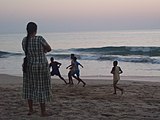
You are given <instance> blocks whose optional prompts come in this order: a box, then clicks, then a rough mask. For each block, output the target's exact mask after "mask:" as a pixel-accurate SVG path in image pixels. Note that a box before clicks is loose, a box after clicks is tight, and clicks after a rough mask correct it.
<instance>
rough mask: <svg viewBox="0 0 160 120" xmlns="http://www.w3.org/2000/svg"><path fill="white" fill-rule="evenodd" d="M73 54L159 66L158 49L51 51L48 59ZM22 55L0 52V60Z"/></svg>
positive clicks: (75, 49) (159, 51)
mask: <svg viewBox="0 0 160 120" xmlns="http://www.w3.org/2000/svg"><path fill="white" fill-rule="evenodd" d="M71 53H74V54H75V55H76V57H77V58H78V59H80V60H97V61H113V60H118V61H123V62H133V63H151V64H160V47H129V46H120V47H114V46H109V47H98V48H72V49H58V50H52V51H51V52H50V53H48V54H47V56H48V57H54V58H55V59H59V60H60V59H66V60H69V59H70V54H71ZM22 55H24V53H23V52H22V53H19V52H15V53H14V52H8V51H0V58H4V57H9V56H22Z"/></svg>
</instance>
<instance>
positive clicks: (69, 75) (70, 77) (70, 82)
mask: <svg viewBox="0 0 160 120" xmlns="http://www.w3.org/2000/svg"><path fill="white" fill-rule="evenodd" d="M68 79H69V84H71V85H73V80H72V76H71V71H69V73H68Z"/></svg>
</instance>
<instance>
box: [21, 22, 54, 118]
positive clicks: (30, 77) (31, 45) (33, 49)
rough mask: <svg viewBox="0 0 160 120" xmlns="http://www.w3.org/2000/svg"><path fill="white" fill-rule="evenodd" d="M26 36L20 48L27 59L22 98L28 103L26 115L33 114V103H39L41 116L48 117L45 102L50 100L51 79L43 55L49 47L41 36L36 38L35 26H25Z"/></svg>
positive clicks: (33, 24) (32, 24)
mask: <svg viewBox="0 0 160 120" xmlns="http://www.w3.org/2000/svg"><path fill="white" fill-rule="evenodd" d="M26 30H27V36H26V37H24V38H23V41H22V48H23V50H24V52H25V54H26V57H27V71H26V72H23V97H24V99H26V100H27V101H28V106H29V112H28V115H32V114H33V113H34V110H33V101H35V102H39V103H40V107H41V116H48V115H49V114H48V113H47V112H46V109H45V102H46V101H50V99H51V93H50V92H51V77H50V72H49V66H48V61H47V58H46V56H45V53H47V52H49V51H51V47H50V46H49V44H48V43H47V42H46V40H45V39H44V38H43V37H42V36H36V33H37V25H36V24H35V23H34V22H29V23H28V24H27V28H26Z"/></svg>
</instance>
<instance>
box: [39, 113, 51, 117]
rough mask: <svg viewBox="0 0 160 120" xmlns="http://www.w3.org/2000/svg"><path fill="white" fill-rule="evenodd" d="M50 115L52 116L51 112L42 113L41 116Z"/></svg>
mask: <svg viewBox="0 0 160 120" xmlns="http://www.w3.org/2000/svg"><path fill="white" fill-rule="evenodd" d="M48 116H52V113H50V112H44V113H41V117H48Z"/></svg>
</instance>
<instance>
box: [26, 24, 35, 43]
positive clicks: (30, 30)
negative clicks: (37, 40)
mask: <svg viewBox="0 0 160 120" xmlns="http://www.w3.org/2000/svg"><path fill="white" fill-rule="evenodd" d="M26 30H27V40H28V39H29V37H30V35H31V34H32V33H34V32H37V25H36V23H34V22H29V23H28V24H27V28H26Z"/></svg>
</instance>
